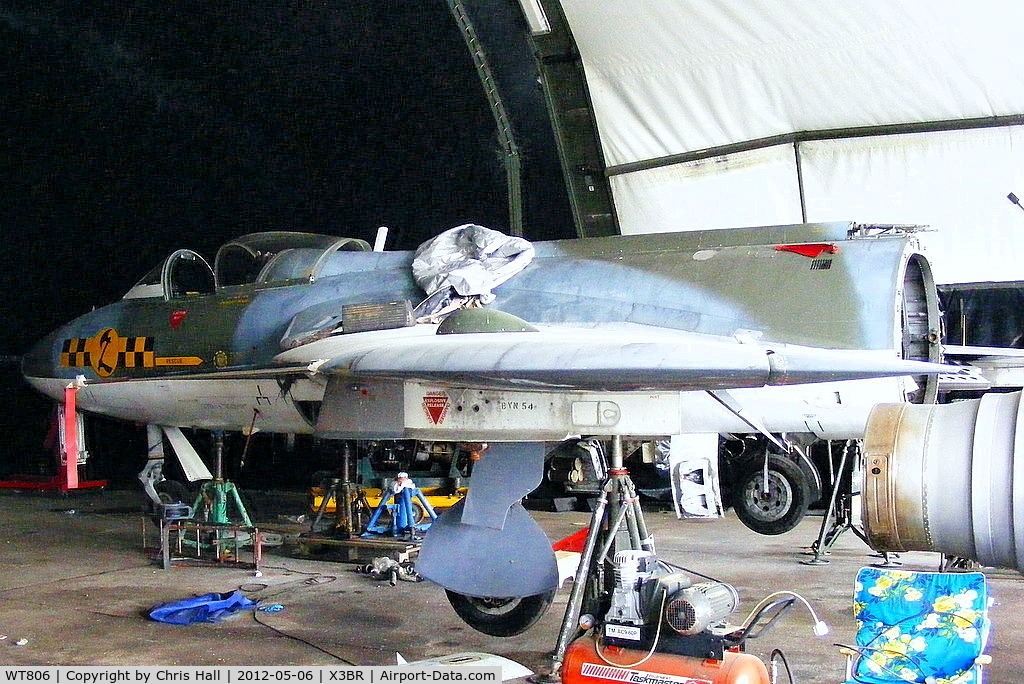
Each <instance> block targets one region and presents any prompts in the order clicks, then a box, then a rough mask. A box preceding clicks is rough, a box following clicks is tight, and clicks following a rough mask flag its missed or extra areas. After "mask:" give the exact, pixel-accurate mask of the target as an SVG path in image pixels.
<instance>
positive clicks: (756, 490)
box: [733, 454, 811, 535]
mask: <svg viewBox="0 0 1024 684" xmlns="http://www.w3.org/2000/svg"><path fill="white" fill-rule="evenodd" d="M735 491H736V495H735V501H734V503H733V508H735V510H736V516H737V517H738V518H739V519H740V522H742V523H743V524H744V525H746V526H747V527H749V528H750V529H751V530H753V531H754V532H757V533H758V534H767V535H774V534H783V533H784V532H789V531H790V530H791V529H793V528H794V527H796V525H797V523H799V522H800V521H801V520H803V518H804V515H806V514H807V507H808V506H809V505H810V503H811V501H810V498H811V492H810V485H809V483H808V481H807V476H806V475H805V474H804V472H803V471H802V470H801V469H800V466H799V465H797V464H796V463H794V462H793V461H791V460H789V459H788V458H786V457H784V456H779V455H777V454H769V455H768V488H767V491H765V486H764V463H763V462H761V463H759V464H758V465H756V466H755V465H751V466H749V467H748V468H747V469H745V470H744V471H743V472H742V473H741V474H740V477H739V479H738V480H737V482H736V490H735Z"/></svg>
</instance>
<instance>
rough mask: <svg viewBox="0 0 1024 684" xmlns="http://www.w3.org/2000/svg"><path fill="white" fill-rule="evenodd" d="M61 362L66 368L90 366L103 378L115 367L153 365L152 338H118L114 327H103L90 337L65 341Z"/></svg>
mask: <svg viewBox="0 0 1024 684" xmlns="http://www.w3.org/2000/svg"><path fill="white" fill-rule="evenodd" d="M60 364H61V366H64V367H65V368H92V369H93V370H94V371H96V374H97V375H99V376H100V377H103V378H106V377H110V376H111V375H112V374H113V373H114V371H116V370H117V369H118V368H153V367H154V366H156V355H155V354H154V353H153V338H152V337H121V336H120V335H118V334H117V331H116V330H114V329H113V328H104V329H103V330H101V331H100V332H98V333H96V334H95V335H93V336H92V337H74V338H71V339H67V340H64V346H63V349H62V350H61V354H60Z"/></svg>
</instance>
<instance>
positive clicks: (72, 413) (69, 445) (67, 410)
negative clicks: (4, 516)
mask: <svg viewBox="0 0 1024 684" xmlns="http://www.w3.org/2000/svg"><path fill="white" fill-rule="evenodd" d="M77 392H78V388H77V387H76V386H75V384H74V383H72V384H70V385H68V386H67V387H65V388H64V406H63V407H61V408H63V411H58V412H57V421H58V424H57V426H56V427H57V432H58V434H59V436H60V439H59V441H58V443H57V445H56V449H55V450H56V451H57V452H58V457H59V459H60V466H59V467H58V468H57V474H56V475H54V476H53V477H50V478H47V477H34V476H31V475H25V476H17V475H16V476H14V478H13V479H11V480H4V481H0V489H31V490H35V491H58V490H59V491H62V492H67V491H70V490H72V489H96V488H102V487H106V486H107V481H106V480H84V481H83V480H79V478H78V466H79V461H78V456H79V434H80V432H81V431H80V429H79V428H80V426H81V421H80V420H79V417H78V411H77V410H76V408H75V399H76V393H77Z"/></svg>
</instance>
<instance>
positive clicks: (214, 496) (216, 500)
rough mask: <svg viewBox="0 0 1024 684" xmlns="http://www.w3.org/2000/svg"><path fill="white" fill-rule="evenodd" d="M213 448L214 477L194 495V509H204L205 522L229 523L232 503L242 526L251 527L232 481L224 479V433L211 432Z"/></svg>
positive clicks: (215, 523)
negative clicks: (215, 458)
mask: <svg viewBox="0 0 1024 684" xmlns="http://www.w3.org/2000/svg"><path fill="white" fill-rule="evenodd" d="M213 437H214V449H215V453H216V456H217V471H216V475H215V476H214V479H213V480H211V481H209V482H207V483H205V484H204V485H203V487H202V489H201V490H200V491H199V496H197V497H196V503H195V510H196V511H200V510H202V511H204V512H205V517H206V522H208V523H210V524H212V525H230V524H231V520H230V518H229V515H228V509H229V506H230V505H231V504H234V507H235V512H236V513H238V516H239V517H240V518H241V521H242V525H243V526H244V527H252V521H251V520H250V519H249V513H248V511H246V510H245V504H243V503H242V497H241V495H239V493H238V489H237V488H236V487H235V484H234V483H233V482H228V481H226V480H225V479H224V433H223V432H220V431H219V430H218V431H217V432H214V433H213Z"/></svg>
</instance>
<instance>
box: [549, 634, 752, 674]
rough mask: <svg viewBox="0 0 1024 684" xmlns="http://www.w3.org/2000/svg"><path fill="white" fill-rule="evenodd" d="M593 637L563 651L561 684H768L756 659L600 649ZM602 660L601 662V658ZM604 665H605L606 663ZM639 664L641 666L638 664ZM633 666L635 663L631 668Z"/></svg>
mask: <svg viewBox="0 0 1024 684" xmlns="http://www.w3.org/2000/svg"><path fill="white" fill-rule="evenodd" d="M598 648H599V646H598V644H597V640H596V639H595V638H594V637H592V636H584V637H580V638H579V639H577V640H576V641H574V642H573V643H572V644H570V645H569V648H568V649H566V652H565V659H564V660H563V661H562V682H563V683H564V684H610V683H611V682H625V683H626V684H771V680H770V679H769V677H768V670H767V668H765V666H764V663H763V662H761V659H760V658H758V657H757V656H753V655H751V654H749V653H733V652H731V651H726V652H725V658H724V659H723V660H704V659H702V658H692V657H690V656H681V655H673V654H670V653H654V654H653V655H651V657H650V658H647V659H646V660H644V657H645V656H646V655H647V652H646V651H634V650H632V649H628V648H618V647H616V646H605V645H603V644H602V645H601V646H600V648H601V652H600V654H598V651H597V649H598ZM601 656H604V659H602V658H601ZM606 661H607V662H606ZM641 661H642V662H641ZM634 663H637V664H635V665H634Z"/></svg>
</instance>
